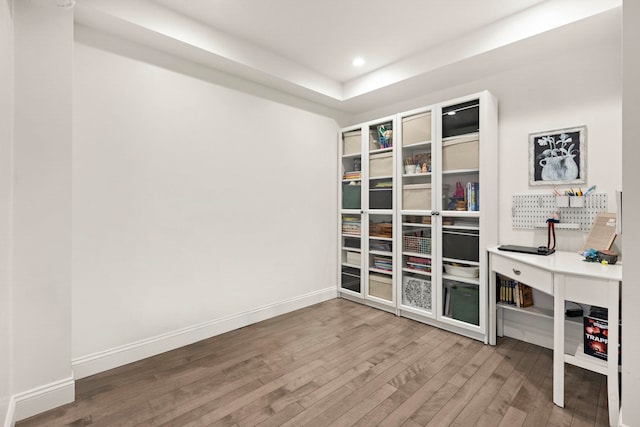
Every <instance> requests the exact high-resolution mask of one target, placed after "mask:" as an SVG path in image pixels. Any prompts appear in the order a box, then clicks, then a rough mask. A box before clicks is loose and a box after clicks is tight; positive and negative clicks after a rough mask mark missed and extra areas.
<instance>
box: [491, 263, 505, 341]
mask: <svg viewBox="0 0 640 427" xmlns="http://www.w3.org/2000/svg"><path fill="white" fill-rule="evenodd" d="M488 306H489V316H488V317H489V322H488V323H489V324H488V328H489V344H491V345H496V273H495V271H493V270H492V269H491V254H489V304H488ZM500 311H502V310H500Z"/></svg>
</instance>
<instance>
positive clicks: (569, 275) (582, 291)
mask: <svg viewBox="0 0 640 427" xmlns="http://www.w3.org/2000/svg"><path fill="white" fill-rule="evenodd" d="M489 272H490V281H489V343H490V344H492V345H495V343H496V315H497V313H496V273H500V274H502V275H505V276H507V277H510V278H511V279H514V280H517V281H519V282H521V283H524V284H526V285H529V286H531V287H532V288H535V289H538V290H540V291H542V292H545V293H547V294H549V295H553V297H554V302H553V403H555V404H556V405H558V406H560V407H564V364H565V363H570V364H572V365H576V366H580V367H582V368H584V369H589V370H591V371H595V372H599V373H601V374H603V375H606V376H607V394H608V398H609V424H610V425H612V426H615V425H617V422H618V414H619V410H620V409H619V408H620V398H619V395H618V346H617V343H618V327H617V326H618V319H619V314H620V312H619V305H618V304H619V299H620V283H621V281H622V266H621V265H619V264H616V265H607V266H604V265H601V264H599V263H589V262H584V261H583V257H582V256H580V255H578V254H577V253H573V252H556V253H555V254H553V255H548V256H540V255H529V254H521V253H515V252H506V251H501V250H499V249H498V248H497V247H494V248H490V249H489ZM565 301H574V302H577V303H583V304H589V305H595V306H598V307H605V308H607V309H608V310H609V330H608V334H609V341H608V342H609V345H608V348H607V351H608V354H607V361H604V360H600V359H597V358H595V357H592V356H588V355H585V354H584V353H583V351H582V348H581V347H579V348H578V351H577V352H576V353H575V354H565V348H564V347H565V345H564V342H565V340H564V338H565V337H564V322H565V316H564V312H565V303H564V302H565ZM585 314H586V313H585Z"/></svg>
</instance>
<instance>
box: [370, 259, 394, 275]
mask: <svg viewBox="0 0 640 427" xmlns="http://www.w3.org/2000/svg"><path fill="white" fill-rule="evenodd" d="M373 268H377V269H378V270H384V271H392V270H393V267H392V263H391V258H387V257H380V256H374V257H373Z"/></svg>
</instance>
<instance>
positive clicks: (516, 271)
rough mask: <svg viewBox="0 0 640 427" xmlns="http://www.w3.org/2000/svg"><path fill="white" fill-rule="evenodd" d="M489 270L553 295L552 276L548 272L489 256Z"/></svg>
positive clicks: (510, 260)
mask: <svg viewBox="0 0 640 427" xmlns="http://www.w3.org/2000/svg"><path fill="white" fill-rule="evenodd" d="M491 268H492V269H493V271H495V272H497V273H500V274H503V275H505V276H507V277H510V278H511V279H514V280H517V281H518V282H521V283H524V284H525V285H529V286H531V287H532V288H534V289H538V290H540V291H542V292H544V293H546V294H549V295H553V274H552V273H551V272H550V271H546V270H543V269H540V268H536V267H533V266H531V265H528V264H524V263H522V262H519V261H515V260H512V259H507V258H503V257H501V256H497V255H492V256H491Z"/></svg>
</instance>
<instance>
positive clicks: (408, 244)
mask: <svg viewBox="0 0 640 427" xmlns="http://www.w3.org/2000/svg"><path fill="white" fill-rule="evenodd" d="M432 254H433V248H432V235H431V215H424V216H422V215H402V280H401V285H400V292H401V295H402V296H401V304H402V305H403V306H405V307H407V308H410V309H417V310H420V311H421V312H424V313H421V314H427V315H428V314H431V313H433V306H434V303H433V300H434V293H433V292H432V291H431V277H432V259H433V255H432Z"/></svg>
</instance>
